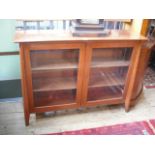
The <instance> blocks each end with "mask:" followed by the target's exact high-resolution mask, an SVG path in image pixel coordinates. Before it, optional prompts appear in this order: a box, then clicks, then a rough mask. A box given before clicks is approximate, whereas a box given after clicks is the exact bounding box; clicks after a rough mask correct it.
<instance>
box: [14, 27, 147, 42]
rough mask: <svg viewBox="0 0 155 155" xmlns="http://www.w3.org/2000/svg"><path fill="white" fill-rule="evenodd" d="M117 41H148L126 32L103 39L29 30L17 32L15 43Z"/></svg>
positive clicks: (63, 32) (111, 34)
mask: <svg viewBox="0 0 155 155" xmlns="http://www.w3.org/2000/svg"><path fill="white" fill-rule="evenodd" d="M102 40H103V41H106V40H107V41H115V40H128V41H130V40H135V41H137V40H143V41H145V40H147V38H146V37H144V36H141V35H139V34H136V33H134V32H130V31H125V30H120V31H118V30H117V31H116V30H112V31H110V34H109V35H107V36H104V37H103V36H102V37H75V36H72V34H71V32H69V31H60V30H59V31H56V30H55V31H54V30H31V31H30V30H29V31H16V34H15V37H14V42H19V43H22V42H46V41H52V42H54V41H102Z"/></svg>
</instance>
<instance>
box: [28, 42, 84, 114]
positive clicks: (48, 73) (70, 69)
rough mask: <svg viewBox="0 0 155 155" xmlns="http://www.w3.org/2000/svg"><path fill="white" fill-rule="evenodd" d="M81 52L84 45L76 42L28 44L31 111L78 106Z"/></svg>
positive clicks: (81, 62)
mask: <svg viewBox="0 0 155 155" xmlns="http://www.w3.org/2000/svg"><path fill="white" fill-rule="evenodd" d="M84 53H85V50H84V45H83V44H76V43H73V44H63V43H40V44H39V43H36V44H35V43H31V44H29V45H28V46H27V51H26V59H27V64H28V66H27V68H28V81H29V95H30V104H31V105H30V107H31V109H32V111H33V110H35V111H37V110H38V109H39V110H40V111H44V110H45V111H47V110H57V109H63V108H67V107H78V106H79V104H80V98H81V89H82V76H83V71H82V68H83V67H82V66H83V62H84V60H83V59H84Z"/></svg>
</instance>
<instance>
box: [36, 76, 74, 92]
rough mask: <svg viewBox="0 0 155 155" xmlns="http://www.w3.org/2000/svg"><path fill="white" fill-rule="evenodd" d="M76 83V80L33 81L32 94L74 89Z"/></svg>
mask: <svg viewBox="0 0 155 155" xmlns="http://www.w3.org/2000/svg"><path fill="white" fill-rule="evenodd" d="M76 83H77V82H76V79H73V78H55V79H50V78H49V79H43V80H40V79H39V80H36V79H35V80H34V82H33V86H34V90H33V92H46V91H58V90H70V89H76Z"/></svg>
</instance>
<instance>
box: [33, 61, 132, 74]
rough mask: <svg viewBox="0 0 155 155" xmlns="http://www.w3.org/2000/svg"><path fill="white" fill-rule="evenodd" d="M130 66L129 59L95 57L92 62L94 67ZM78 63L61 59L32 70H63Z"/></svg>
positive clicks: (74, 67) (71, 67) (76, 66)
mask: <svg viewBox="0 0 155 155" xmlns="http://www.w3.org/2000/svg"><path fill="white" fill-rule="evenodd" d="M126 66H129V61H125V60H114V61H107V62H106V61H103V60H101V59H95V60H94V61H93V62H92V65H91V67H92V68H98V67H99V68H100V67H104V68H106V67H126ZM77 68H78V64H77V63H76V62H75V61H65V60H61V61H59V62H55V63H51V64H45V65H40V66H38V67H33V68H32V71H44V70H61V69H77Z"/></svg>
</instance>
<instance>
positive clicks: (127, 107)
mask: <svg viewBox="0 0 155 155" xmlns="http://www.w3.org/2000/svg"><path fill="white" fill-rule="evenodd" d="M129 105H130V103H125V111H126V112H129V110H130V106H129Z"/></svg>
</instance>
